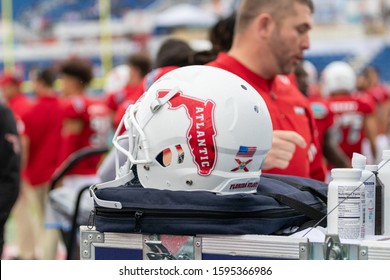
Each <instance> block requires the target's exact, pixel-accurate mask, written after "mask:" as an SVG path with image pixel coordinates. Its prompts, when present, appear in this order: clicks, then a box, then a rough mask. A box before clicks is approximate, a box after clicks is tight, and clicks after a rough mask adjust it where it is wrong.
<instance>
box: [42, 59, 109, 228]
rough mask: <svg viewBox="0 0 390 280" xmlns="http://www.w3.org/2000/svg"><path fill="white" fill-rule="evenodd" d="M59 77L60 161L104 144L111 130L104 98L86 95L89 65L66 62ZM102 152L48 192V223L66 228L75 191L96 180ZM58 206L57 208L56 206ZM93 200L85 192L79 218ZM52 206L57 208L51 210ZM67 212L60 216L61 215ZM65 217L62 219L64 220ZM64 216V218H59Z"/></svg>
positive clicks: (71, 172)
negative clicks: (61, 106)
mask: <svg viewBox="0 0 390 280" xmlns="http://www.w3.org/2000/svg"><path fill="white" fill-rule="evenodd" d="M59 72H60V74H61V78H62V94H63V96H64V101H63V109H62V112H63V123H62V131H61V136H62V139H61V145H59V147H58V154H59V160H60V163H61V164H63V163H64V161H65V160H67V159H68V158H69V157H70V156H71V155H72V154H74V153H76V152H78V151H80V150H81V149H84V148H98V147H106V146H107V145H108V140H109V136H110V132H111V119H110V114H109V110H108V108H107V106H106V105H105V103H104V102H103V100H99V99H95V98H92V97H89V96H88V95H87V92H86V90H87V87H88V85H89V82H90V81H91V79H92V77H93V74H92V67H91V65H90V64H89V63H88V62H85V61H83V60H80V59H71V60H68V61H65V62H64V63H63V64H62V65H61V67H60V71H59ZM100 160H101V155H94V156H89V157H87V158H85V159H83V160H81V161H80V162H78V163H77V164H76V165H75V166H74V167H73V168H72V169H71V170H69V171H68V172H67V173H66V175H65V177H64V178H63V180H62V186H61V187H60V188H57V189H55V190H54V191H52V192H51V193H50V208H51V209H50V213H49V214H51V215H54V218H53V217H48V218H47V224H49V225H50V226H52V227H54V226H62V227H64V228H67V227H69V226H70V225H69V223H70V220H69V219H66V218H67V217H69V216H71V215H72V214H73V209H74V205H75V204H74V203H75V201H76V198H77V194H78V192H79V190H80V189H81V188H82V187H85V186H87V185H92V184H94V183H97V182H99V178H98V176H97V175H96V172H97V168H98V165H99V163H100ZM55 207H57V208H55ZM92 207H93V201H92V200H91V199H90V197H89V196H88V195H87V194H86V193H85V196H84V197H83V199H82V204H81V213H82V214H81V217H82V218H85V220H84V222H86V219H87V217H88V213H89V212H90V210H91V209H92ZM52 208H55V210H56V211H52V210H53V209H52ZM62 213H64V214H66V215H65V216H61V215H60V214H62ZM64 218H65V219H64ZM62 219H63V220H62Z"/></svg>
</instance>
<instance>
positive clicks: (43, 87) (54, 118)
mask: <svg viewBox="0 0 390 280" xmlns="http://www.w3.org/2000/svg"><path fill="white" fill-rule="evenodd" d="M55 79H56V75H55V73H54V72H53V71H52V70H51V69H43V70H40V71H38V72H37V73H36V76H35V77H34V79H33V90H34V93H35V95H36V102H35V103H34V105H33V106H32V107H31V109H30V111H28V112H27V113H26V114H25V117H24V124H25V132H24V134H23V135H22V142H23V143H24V145H25V150H26V151H27V152H26V154H25V155H24V157H25V159H26V166H25V170H24V180H23V183H24V184H23V195H21V196H20V197H19V200H18V203H17V204H16V205H15V211H14V213H15V221H16V227H17V228H18V230H17V243H18V246H19V258H21V259H31V258H36V257H38V251H37V252H36V249H37V248H38V246H41V248H42V249H43V250H42V252H41V253H42V254H43V255H42V258H43V259H54V258H55V257H56V254H57V246H56V244H57V241H58V235H57V233H56V232H54V231H43V229H44V213H45V205H46V201H47V196H48V191H49V185H50V180H51V176H52V174H53V172H54V170H55V167H56V166H57V164H58V153H57V151H58V143H60V142H61V141H60V140H61V125H62V113H61V104H60V101H59V99H58V97H57V96H56V93H55V92H54V90H53V84H54V81H55ZM37 245H38V246H37Z"/></svg>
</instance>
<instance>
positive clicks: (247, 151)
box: [236, 146, 257, 158]
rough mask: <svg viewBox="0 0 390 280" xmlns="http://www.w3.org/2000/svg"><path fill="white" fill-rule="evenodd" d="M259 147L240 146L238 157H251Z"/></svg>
mask: <svg viewBox="0 0 390 280" xmlns="http://www.w3.org/2000/svg"><path fill="white" fill-rule="evenodd" d="M256 150H257V147H247V146H240V148H239V149H238V152H237V155H236V156H237V157H248V158H251V157H253V155H254V154H255V153H256Z"/></svg>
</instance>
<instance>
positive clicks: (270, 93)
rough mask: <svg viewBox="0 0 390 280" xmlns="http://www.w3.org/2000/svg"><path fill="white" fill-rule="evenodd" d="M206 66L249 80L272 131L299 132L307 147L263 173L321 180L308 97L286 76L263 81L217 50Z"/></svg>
mask: <svg viewBox="0 0 390 280" xmlns="http://www.w3.org/2000/svg"><path fill="white" fill-rule="evenodd" d="M208 65H210V66H215V67H219V68H222V69H225V70H228V71H230V72H232V73H234V74H236V75H238V76H240V77H241V78H242V79H244V80H246V81H247V82H248V83H250V84H251V85H252V86H253V87H254V88H255V89H256V90H257V91H258V92H259V94H260V95H261V96H262V98H263V99H264V101H265V103H266V104H267V107H268V111H269V113H270V116H271V120H272V125H273V129H274V130H292V131H296V132H297V133H299V134H300V135H301V136H302V137H303V138H304V139H305V141H306V143H307V147H306V148H305V149H302V148H300V147H297V148H296V151H295V153H294V155H293V158H292V159H291V161H290V164H289V166H288V167H287V168H286V169H278V168H274V169H270V170H264V171H263V172H264V173H276V174H288V175H295V176H301V177H307V178H313V179H317V180H321V181H323V180H324V179H325V172H324V165H323V161H322V152H321V151H322V150H321V147H320V146H319V143H318V131H317V128H316V124H315V121H314V117H313V115H312V111H311V108H310V103H309V101H308V99H307V98H306V97H305V96H303V94H302V93H301V92H300V91H299V90H298V89H297V88H296V87H295V86H294V85H292V84H291V82H290V81H289V79H288V78H287V77H286V76H277V77H275V79H273V80H266V79H264V78H263V77H261V76H259V75H257V74H256V73H254V72H252V71H251V70H250V69H248V68H247V67H245V66H244V65H242V64H241V63H240V62H239V61H237V60H236V59H235V58H233V57H231V56H229V55H228V54H225V53H221V54H219V55H218V57H217V59H216V60H215V61H212V62H211V63H209V64H208Z"/></svg>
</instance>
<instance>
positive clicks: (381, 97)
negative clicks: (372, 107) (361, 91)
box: [367, 84, 389, 104]
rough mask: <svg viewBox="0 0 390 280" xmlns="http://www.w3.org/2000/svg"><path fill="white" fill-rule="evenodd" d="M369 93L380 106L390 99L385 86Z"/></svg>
mask: <svg viewBox="0 0 390 280" xmlns="http://www.w3.org/2000/svg"><path fill="white" fill-rule="evenodd" d="M367 93H368V94H369V95H370V96H372V98H373V99H374V100H375V102H376V103H379V104H380V103H383V102H385V101H387V100H388V99H389V89H388V88H387V87H386V86H385V85H383V84H380V85H377V86H374V87H371V88H369V89H367Z"/></svg>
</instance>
